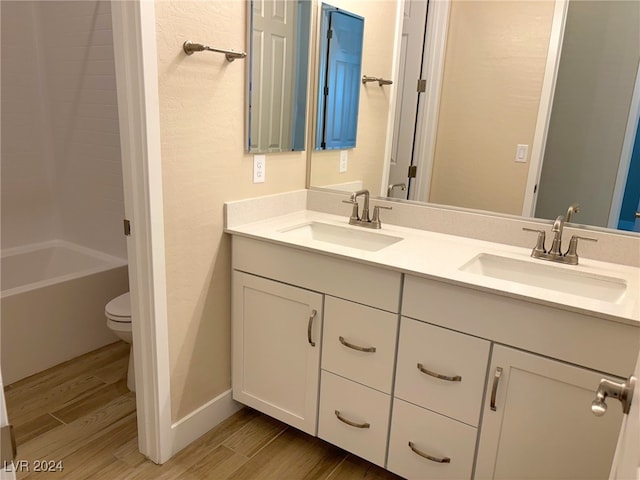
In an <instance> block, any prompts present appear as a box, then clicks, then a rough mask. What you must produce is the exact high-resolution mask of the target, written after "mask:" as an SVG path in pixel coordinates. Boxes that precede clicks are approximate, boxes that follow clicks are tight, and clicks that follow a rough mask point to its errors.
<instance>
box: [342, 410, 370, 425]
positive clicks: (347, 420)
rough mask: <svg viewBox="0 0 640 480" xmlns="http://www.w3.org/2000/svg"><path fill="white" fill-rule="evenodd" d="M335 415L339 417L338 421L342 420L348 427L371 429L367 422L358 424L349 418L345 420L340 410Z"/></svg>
mask: <svg viewBox="0 0 640 480" xmlns="http://www.w3.org/2000/svg"><path fill="white" fill-rule="evenodd" d="M335 414H336V417H338V420H340V421H341V422H342V423H346V424H347V425H351V426H352V427H356V428H369V427H371V425H369V424H368V423H367V422H365V423H356V422H352V421H351V420H349V419H348V418H344V417H343V416H342V414H341V413H340V411H339V410H336V411H335Z"/></svg>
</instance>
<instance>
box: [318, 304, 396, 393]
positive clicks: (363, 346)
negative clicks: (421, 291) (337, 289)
mask: <svg viewBox="0 0 640 480" xmlns="http://www.w3.org/2000/svg"><path fill="white" fill-rule="evenodd" d="M324 322H325V323H324V332H323V337H322V338H323V340H322V368H323V369H324V370H329V371H331V372H333V373H336V374H338V375H341V376H343V377H347V378H349V379H351V380H355V381H356V382H358V383H362V384H364V385H367V386H369V387H371V388H375V389H377V390H380V391H382V392H385V393H391V384H392V382H393V380H392V379H393V363H394V357H395V351H396V335H397V324H398V316H397V315H395V314H393V313H389V312H385V311H382V310H377V309H375V308H371V307H367V306H364V305H360V304H357V303H353V302H348V301H346V300H341V299H338V298H335V297H329V296H327V297H326V299H325V320H324ZM363 350H366V351H363Z"/></svg>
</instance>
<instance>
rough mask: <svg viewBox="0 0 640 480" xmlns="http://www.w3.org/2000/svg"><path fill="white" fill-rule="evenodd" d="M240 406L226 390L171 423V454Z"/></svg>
mask: <svg viewBox="0 0 640 480" xmlns="http://www.w3.org/2000/svg"><path fill="white" fill-rule="evenodd" d="M241 408H242V405H241V404H240V403H238V402H236V401H234V400H233V399H232V398H231V390H227V391H226V392H224V393H221V394H220V395H218V396H217V397H216V398H214V399H213V400H211V401H210V402H208V403H206V404H204V405H203V406H202V407H200V408H198V409H197V410H194V411H193V412H191V413H190V414H189V415H187V416H186V417H183V418H181V419H180V420H178V421H177V422H176V423H174V424H173V425H171V440H172V442H171V444H172V449H171V450H172V452H173V453H172V456H173V455H175V454H176V453H178V452H179V451H180V450H182V449H183V448H184V447H186V446H187V445H189V444H190V443H192V442H193V441H194V440H197V439H198V438H200V437H201V436H202V435H204V434H205V433H207V432H208V431H209V430H211V429H212V428H213V427H215V426H216V425H218V424H219V423H220V422H222V421H223V420H225V419H227V418H229V417H230V416H231V415H233V414H234V413H236V412H237V411H238V410H240V409H241Z"/></svg>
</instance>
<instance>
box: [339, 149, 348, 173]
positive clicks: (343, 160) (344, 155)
mask: <svg viewBox="0 0 640 480" xmlns="http://www.w3.org/2000/svg"><path fill="white" fill-rule="evenodd" d="M348 157H349V152H348V151H347V150H340V173H344V172H346V171H347V159H348Z"/></svg>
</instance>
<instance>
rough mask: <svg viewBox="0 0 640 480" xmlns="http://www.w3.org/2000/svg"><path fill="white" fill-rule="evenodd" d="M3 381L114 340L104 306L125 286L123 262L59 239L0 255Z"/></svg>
mask: <svg viewBox="0 0 640 480" xmlns="http://www.w3.org/2000/svg"><path fill="white" fill-rule="evenodd" d="M0 259H1V260H0V262H1V263H0V276H1V277H0V287H1V288H2V291H1V292H0V365H1V366H2V376H3V379H4V382H5V385H9V384H11V383H13V382H15V381H17V380H20V379H22V378H25V377H28V376H29V375H33V374H34V373H37V372H40V371H42V370H46V369H47V368H49V367H52V366H54V365H57V364H59V363H62V362H64V361H66V360H70V359H72V358H74V357H77V356H79V355H82V354H84V353H87V352H90V351H91V350H95V349H97V348H99V347H102V346H104V345H107V344H109V343H113V342H115V341H117V340H118V337H116V336H115V335H114V334H113V333H112V332H111V330H109V329H108V328H107V325H106V320H105V316H104V306H105V304H106V303H107V302H108V301H109V300H111V299H112V298H114V297H116V296H118V295H120V294H121V293H124V292H126V291H127V290H128V288H129V283H128V273H127V262H126V261H125V260H123V259H121V258H117V257H113V256H110V255H106V254H104V253H102V252H97V251H95V250H90V249H88V248H84V247H81V246H79V245H75V244H73V243H69V242H64V241H59V240H55V241H50V242H45V243H39V244H33V245H28V246H24V247H17V248H11V249H8V250H3V251H2V253H1V255H0Z"/></svg>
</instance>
